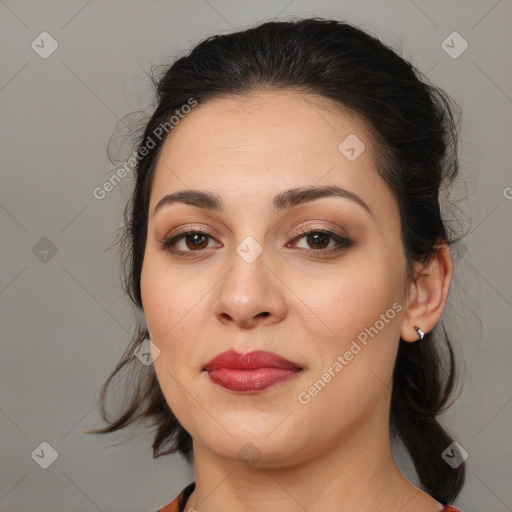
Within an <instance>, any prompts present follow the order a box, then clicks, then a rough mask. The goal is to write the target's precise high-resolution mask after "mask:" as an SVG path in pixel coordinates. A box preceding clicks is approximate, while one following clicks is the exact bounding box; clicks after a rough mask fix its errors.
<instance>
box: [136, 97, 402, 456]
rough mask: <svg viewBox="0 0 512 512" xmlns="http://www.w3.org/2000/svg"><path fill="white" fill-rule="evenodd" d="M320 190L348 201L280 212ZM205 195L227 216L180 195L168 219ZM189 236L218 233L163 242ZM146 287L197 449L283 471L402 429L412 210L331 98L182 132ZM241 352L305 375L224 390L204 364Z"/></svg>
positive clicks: (232, 109)
mask: <svg viewBox="0 0 512 512" xmlns="http://www.w3.org/2000/svg"><path fill="white" fill-rule="evenodd" d="M347 137H348V139H347ZM340 144H341V146H340ZM363 144H364V146H363ZM319 187H339V189H344V190H346V191H347V193H346V194H345V196H343V195H330V196H321V195H318V196H317V198H316V199H311V198H310V200H308V201H305V200H304V201H301V200H299V199H300V198H301V195H300V194H299V195H294V194H293V193H287V194H285V196H284V198H281V200H280V201H278V202H277V204H275V202H276V199H275V198H276V197H278V196H280V195H281V194H283V193H284V192H285V191H288V190H291V189H296V188H301V189H305V190H310V189H313V188H319ZM193 190H194V191H201V192H203V193H206V194H212V195H214V196H215V197H216V198H218V200H219V202H221V203H222V208H208V207H207V206H209V204H208V203H207V202H199V203H196V204H187V203H185V202H179V201H178V202H171V201H167V204H163V205H161V207H160V208H159V209H158V211H157V212H156V213H155V211H154V210H155V207H156V205H157V204H158V203H159V202H160V200H161V199H162V198H164V197H165V196H166V195H168V194H175V193H176V192H178V191H183V192H186V193H188V194H190V193H191V192H192V191H193ZM341 194H343V192H341ZM291 198H295V199H294V200H290V199H291ZM364 205H366V206H364ZM275 206H277V207H275ZM186 230H192V231H194V230H195V231H201V232H204V233H207V235H200V234H199V235H197V234H196V235H195V236H194V234H192V235H185V236H182V237H181V238H180V237H178V238H176V239H175V240H174V243H172V245H171V246H169V247H167V248H163V247H162V244H163V242H164V241H165V240H167V239H169V238H172V237H174V236H175V235H177V234H181V233H182V232H183V231H186ZM319 230H323V231H325V230H326V231H329V232H332V235H330V234H327V235H326V234H323V233H322V232H319ZM303 231H311V234H310V235H307V234H303ZM336 237H339V238H336ZM340 240H341V241H340ZM315 251H316V252H315ZM141 288H142V300H143V307H144V312H145V316H146V321H147V325H148V329H149V332H150V337H151V340H152V342H153V343H154V344H155V345H156V346H157V347H158V348H159V350H160V354H159V355H158V357H156V359H155V361H154V367H155V371H156V374H157V376H158V380H159V383H160V386H161V388H162V391H163V393H164V395H165V398H166V400H167V402H168V404H169V406H170V407H171V409H172V411H173V412H174V414H175V415H176V417H177V418H178V420H179V422H180V423H181V424H182V425H183V427H184V428H185V429H186V430H187V431H188V432H189V433H190V434H191V436H192V437H193V439H194V449H195V450H198V449H200V448H201V449H203V450H208V451H210V452H211V453H214V454H217V455H218V456H221V457H227V458H231V459H237V458H238V459H240V458H241V457H243V456H244V455H247V452H252V453H251V454H252V456H253V457H258V458H260V461H259V464H260V466H261V465H262V464H265V463H268V464H269V466H278V465H284V464H292V463H297V462H299V461H302V460H305V459H306V458H308V457H314V456H317V455H318V454H320V453H322V452H325V453H327V451H329V452H332V451H333V450H335V449H336V447H339V446H342V445H343V443H344V441H345V440H348V439H350V438H351V437H353V436H356V435H358V436H364V437H362V438H361V439H363V438H366V436H373V437H378V438H382V436H388V435H389V434H388V431H387V425H388V416H387V415H388V413H389V401H390V390H391V386H392V373H393V366H394V362H395V357H396V351H397V348H398V341H399V337H400V331H401V328H402V324H403V322H404V312H405V309H406V303H405V301H406V295H405V293H406V289H407V282H406V260H405V255H404V251H403V245H402V242H401V235H400V217H399V211H398V206H397V203H396V200H395V199H394V197H393V195H392V193H391V192H390V190H389V189H388V187H387V185H386V184H385V182H384V181H383V180H382V178H381V177H380V176H379V175H378V174H377V172H376V160H375V154H374V147H373V143H372V141H371V140H370V138H369V136H368V134H367V133H366V132H365V131H364V128H363V126H362V124H361V123H359V122H358V121H357V119H355V118H351V117H348V116H344V115H342V114H341V113H339V112H337V111H335V110H334V109H333V108H332V106H331V107H329V104H328V103H327V102H326V100H324V99H322V98H319V97H316V96H313V95H310V94H299V93H297V92H288V91H280V92H258V93H251V94H249V95H247V96H238V97H232V98H229V99H215V100H212V101H210V102H208V103H205V104H203V105H202V104H199V105H198V106H197V107H196V108H195V109H193V110H192V111H191V113H189V114H188V115H187V117H186V118H184V119H183V120H181V121H180V123H179V125H177V126H175V127H174V129H173V131H172V132H171V133H170V135H169V137H168V138H167V140H166V141H165V144H164V146H163V148H162V153H161V155H160V158H159V161H158V165H157V168H156V172H155V176H154V182H153V185H152V191H151V201H150V211H149V220H148V234H147V244H146V248H145V255H144V264H143V269H142V276H141ZM227 350H235V351H237V352H240V353H246V352H250V351H253V350H264V351H269V352H273V353H275V354H278V355H280V356H282V357H285V358H286V359H288V360H290V361H292V362H294V363H295V364H297V365H298V366H299V367H300V368H303V370H302V371H300V372H293V376H292V378H290V379H288V380H284V381H281V382H278V383H275V384H274V385H272V386H270V387H267V388H266V389H262V390H259V391H246V392H243V391H234V390H230V389H226V388H225V387H223V386H221V385H219V384H218V383H216V382H214V381H213V380H212V378H211V376H210V374H209V372H208V371H204V370H203V368H204V366H205V364H206V363H207V362H208V361H210V360H211V359H212V358H213V357H214V356H216V355H218V354H220V353H222V352H225V351H227ZM248 443H251V445H249V444H248ZM240 450H241V451H240ZM239 452H240V453H239Z"/></svg>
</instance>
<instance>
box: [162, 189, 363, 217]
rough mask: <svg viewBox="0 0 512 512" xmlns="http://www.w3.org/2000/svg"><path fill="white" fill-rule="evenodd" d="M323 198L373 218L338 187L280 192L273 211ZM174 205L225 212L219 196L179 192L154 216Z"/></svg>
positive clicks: (353, 196)
mask: <svg viewBox="0 0 512 512" xmlns="http://www.w3.org/2000/svg"><path fill="white" fill-rule="evenodd" d="M323 197H341V198H344V199H349V200H351V201H353V202H355V203H356V204H358V205H359V206H361V207H362V208H364V209H365V210H366V211H367V212H368V213H369V214H370V215H371V216H373V212H372V211H371V209H370V207H369V206H368V205H367V204H366V203H365V202H364V201H363V200H362V199H361V198H360V197H359V196H358V195H357V194H354V192H350V191H349V190H346V189H344V188H341V187H338V186H336V185H328V186H323V187H297V188H291V189H289V190H284V191H282V192H279V194H277V195H276V196H275V197H274V199H273V201H272V211H273V212H274V213H279V212H280V211H283V210H287V209H289V208H293V207H295V206H298V205H300V204H304V203H307V202H310V201H314V200H316V199H320V198H323ZM174 203H183V204H188V205H191V206H195V207H197V208H203V209H206V210H212V211H217V212H221V213H222V212H224V203H223V200H222V198H221V197H220V196H219V195H218V194H214V193H212V192H206V191H203V190H179V191H177V192H173V193H172V194H167V195H166V196H164V197H162V199H160V200H159V201H158V203H157V205H156V206H155V209H154V210H153V215H155V214H156V213H157V212H158V211H159V210H160V209H161V208H163V207H165V206H169V205H171V204H174Z"/></svg>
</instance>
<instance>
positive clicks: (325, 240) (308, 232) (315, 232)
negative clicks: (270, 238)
mask: <svg viewBox="0 0 512 512" xmlns="http://www.w3.org/2000/svg"><path fill="white" fill-rule="evenodd" d="M302 238H305V239H306V243H307V244H308V245H310V246H313V249H306V252H309V253H313V254H317V255H320V256H329V255H331V254H333V253H336V252H339V251H341V250H343V249H346V248H348V247H350V246H351V245H352V241H351V240H349V239H348V238H345V237H342V236H341V235H338V234H337V233H334V232H333V231H329V230H327V229H305V230H303V231H301V232H300V235H299V236H298V237H295V238H294V240H301V239H302ZM329 239H331V240H334V241H335V242H336V244H334V246H331V247H330V248H329V247H328V245H329ZM326 244H327V247H326Z"/></svg>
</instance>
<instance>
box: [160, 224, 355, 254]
mask: <svg viewBox="0 0 512 512" xmlns="http://www.w3.org/2000/svg"><path fill="white" fill-rule="evenodd" d="M313 233H322V234H324V235H328V236H329V237H330V238H332V239H333V240H335V241H336V242H337V243H338V246H336V247H334V248H333V247H331V248H330V249H303V250H304V251H306V252H307V253H309V254H313V255H315V256H321V257H327V256H330V255H331V254H334V253H338V252H340V251H342V250H343V249H347V248H349V247H350V246H351V245H352V243H353V242H352V241H351V240H349V239H348V238H344V237H342V236H340V235H338V234H337V233H334V232H333V231H329V230H327V229H318V228H313V229H307V228H305V229H303V230H301V231H299V233H297V236H295V237H294V238H293V240H292V241H294V240H297V239H301V238H303V237H304V236H307V235H310V234H313ZM189 235H203V236H207V237H210V238H213V237H212V236H211V235H210V234H209V233H206V232H204V231H201V230H196V229H189V230H187V231H182V232H180V233H177V234H175V235H173V236H171V237H169V238H167V239H165V240H164V241H163V242H161V244H160V246H161V249H162V250H166V251H169V252H171V253H172V254H177V255H180V256H183V257H185V258H190V257H194V254H195V253H201V252H203V251H205V249H202V250H199V251H179V250H178V251H176V250H174V251H173V250H171V247H172V246H173V245H175V244H176V243H178V242H179V241H180V240H181V239H182V238H186V237H187V236H189Z"/></svg>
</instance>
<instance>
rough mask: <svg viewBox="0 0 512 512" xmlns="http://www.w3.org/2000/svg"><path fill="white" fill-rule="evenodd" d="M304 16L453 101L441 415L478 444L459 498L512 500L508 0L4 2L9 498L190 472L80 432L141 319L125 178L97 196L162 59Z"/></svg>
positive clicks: (179, 483)
mask: <svg viewBox="0 0 512 512" xmlns="http://www.w3.org/2000/svg"><path fill="white" fill-rule="evenodd" d="M312 15H317V16H322V17H333V18H337V19H346V20H348V21H351V22H353V23H355V24H357V25H359V26H360V27H362V28H365V29H368V30H370V31H372V32H373V33H375V34H377V35H378V36H379V37H381V38H382V39H383V40H384V41H385V42H387V43H389V44H391V45H392V46H393V47H394V48H395V49H397V50H398V51H399V52H401V54H402V55H403V56H404V57H406V58H407V59H409V60H411V61H412V62H413V63H414V64H415V65H416V66H418V67H419V69H420V70H422V71H423V72H425V73H426V74H427V75H428V77H429V78H430V79H431V80H432V81H433V82H434V83H435V84H437V85H439V86H441V87H443V88H444V89H445V90H446V91H447V92H448V93H449V94H450V95H451V96H452V97H453V98H454V99H455V100H456V101H457V102H458V103H459V105H460V106H461V107H462V110H463V118H462V122H463V124H462V128H461V141H460V148H461V165H462V172H463V176H462V179H461V180H460V182H459V183H458V184H457V185H456V187H455V189H454V193H453V196H452V198H453V199H454V200H457V206H458V208H460V210H461V215H462V217H463V220H464V227H465V228H466V229H467V230H468V232H469V234H468V235H467V237H466V239H465V241H464V243H463V244H462V246H461V251H460V254H459V256H458V257H457V260H458V261H457V270H456V274H455V279H456V281H455V282H454V284H453V287H452V290H451V295H450V299H451V303H450V305H449V306H448V308H447V310H446V311H445V315H444V318H445V320H446V321H447V323H448V324H449V326H450V327H451V328H452V334H453V340H454V344H455V348H456V351H457V355H458V356H459V358H463V362H462V366H461V370H462V377H463V380H464V387H463V389H462V393H461V395H460V397H459V399H458V401H457V402H455V405H454V406H453V407H452V408H451V409H450V410H449V412H448V413H447V414H445V416H444V421H445V424H446V425H447V426H448V427H449V428H450V429H451V430H452V431H453V432H454V433H455V435H456V439H457V441H458V442H459V443H460V444H461V445H462V446H463V447H464V449H465V450H466V451H467V452H468V454H469V457H468V459H467V464H468V480H467V484H466V486H465V489H464V491H463V492H462V494H461V496H460V498H459V499H458V500H457V501H456V503H455V504H456V505H458V506H459V507H460V508H462V509H463V510H464V512H472V511H475V512H476V511H481V510H486V512H502V511H506V510H512V442H511V441H510V440H511V426H512V421H511V420H512V403H511V402H512V386H511V371H510V361H511V360H512V344H511V343H510V333H511V332H512V322H511V318H512V286H511V284H512V274H511V272H510V266H509V265H510V253H511V250H512V237H511V228H510V224H511V223H510V220H511V214H512V199H510V197H511V196H512V189H510V188H509V187H512V173H511V171H510V165H511V164H510V162H511V160H512V158H511V157H512V155H511V151H510V147H511V143H510V134H511V133H512V126H511V112H512V73H511V66H510V60H509V59H510V50H511V48H512V35H511V34H512V31H511V30H510V26H511V25H512V2H511V0H501V1H496V0H486V1H483V0H482V1H472V2H468V1H462V0H460V1H450V2H447V1H426V0H415V1H412V0H410V1H408V0H400V1H399V0H396V1H366V2H356V1H339V0H338V1H315V2H313V1H305V0H304V1H301V0H294V1H290V0H283V1H259V2H249V1H242V2H235V1H231V2H230V1H226V0H210V1H206V0H193V1H187V2H185V1H166V2H164V1H147V2H136V1H123V2H121V1H104V2H101V1H100V0H90V1H87V0H76V1H75V0H73V1H66V2H63V1H60V2H57V1H46V2H44V3H43V2H36V1H21V0H19V1H15V0H5V1H0V16H1V18H0V38H1V50H0V51H1V58H2V67H1V76H0V116H1V120H2V122H1V126H0V130H1V132H0V144H1V155H2V158H1V171H2V173H1V179H2V183H1V189H0V223H1V224H0V226H1V237H2V244H1V250H2V270H1V275H0V306H1V319H0V325H1V334H2V338H1V342H2V345H1V358H0V365H1V367H0V372H1V373H0V378H1V387H0V432H1V436H0V449H1V452H0V454H1V470H0V471H1V472H0V510H2V511H6V512H14V511H16V512H21V511H27V510H31V511H33V512H42V511H52V512H60V511H69V510H73V511H76V512H81V511H83V512H89V511H97V510H100V511H103V512H107V511H125V512H131V511H133V512H135V511H149V512H154V511H155V510H156V509H157V508H158V507H160V506H163V505H164V504H166V503H168V502H169V501H171V500H172V499H173V498H174V497H175V496H176V495H177V494H178V493H179V492H180V491H181V489H182V488H183V487H184V486H185V485H186V484H188V483H189V482H191V481H192V480H193V468H192V467H190V466H189V465H187V463H186V462H185V460H184V459H183V458H182V457H181V456H179V455H175V456H171V457H164V458H160V459H157V460H153V459H152V457H151V449H150V448H151V447H150V444H151V440H152V436H151V435H149V434H148V433H144V432H139V433H135V432H134V433H133V436H132V437H131V438H130V436H129V435H127V434H122V433H121V434H119V435H113V436H91V435H86V434H82V433H81V431H82V430H86V429H88V428H93V427H97V426H99V425H101V424H102V423H101V422H100V419H99V414H98V411H97V408H96V401H97V398H98V393H99V389H100V386H101V385H102V384H103V382H104V380H105V378H106V377H107V375H108V374H109V372H110V371H111V370H112V369H113V367H114V365H115V363H116V362H117V361H118V358H119V357H120V355H121V353H122V351H123V349H124V347H125V346H126V344H127V343H128V341H129V339H130V333H131V329H132V327H133V325H134V318H133V314H132V310H131V308H130V306H129V304H128V302H127V300H126V299H125V298H124V297H123V293H122V290H121V287H120V284H119V279H118V260H117V253H116V251H115V250H112V249H110V250H109V246H110V244H111V243H112V240H113V238H114V235H115V230H116V228H117V227H118V226H119V225H120V223H121V220H122V218H121V212H122V208H123V206H124V202H125V201H126V199H127V197H128V195H129V192H130V190H131V187H132V185H133V183H132V179H131V176H128V177H126V178H125V179H124V180H123V181H122V183H121V184H120V185H118V186H117V187H116V188H115V189H114V190H113V191H111V192H110V193H109V194H108V195H107V197H105V199H103V200H98V199H95V198H94V197H93V194H92V191H93V190H94V188H95V187H98V186H101V185H102V184H103V183H104V182H105V180H106V179H108V177H110V176H111V175H112V174H113V173H114V166H113V165H112V163H111V162H110V161H109V159H108V157H107V153H106V147H107V143H108V141H109V138H110V136H111V135H112V133H114V130H115V129H116V126H117V125H118V123H119V121H120V119H122V118H124V117H125V116H126V115H128V114H130V113H132V112H134V111H136V110H138V109H140V108H141V107H143V108H147V107H148V106H149V105H150V101H151V99H152V98H151V87H150V84H149V80H148V78H147V77H146V71H147V70H149V68H150V66H151V65H152V64H160V63H164V62H166V61H167V59H168V58H169V57H171V58H173V57H175V56H177V55H181V54H183V53H184V52H185V51H186V50H188V49H190V48H191V47H193V46H194V45H195V44H196V43H197V42H198V41H199V40H200V39H202V38H205V37H207V36H209V35H212V34H214V33H219V32H230V31H233V30H235V29H243V28H246V27H248V26H250V25H254V24H256V23H257V22H259V21H263V20H265V19H268V18H271V17H276V16H277V17H279V18H281V19H287V18H288V17H290V16H312ZM44 31H46V32H49V33H50V34H51V36H52V37H53V38H54V39H55V40H56V41H57V42H58V45H59V46H58V48H57V50H56V51H55V52H54V53H53V54H52V55H50V56H49V57H48V58H46V59H43V58H42V57H40V56H39V54H38V53H36V51H35V50H33V49H32V48H31V43H32V41H34V40H36V43H37V41H40V39H41V38H38V36H39V34H41V33H42V32H44ZM453 31H457V32H458V33H459V34H460V35H461V36H462V37H463V38H464V39H465V40H466V41H467V43H468V45H469V46H468V48H467V50H466V51H465V52H464V53H462V54H461V55H460V56H458V57H457V58H453V57H452V56H450V55H448V53H446V51H445V50H444V49H443V47H442V46H441V44H442V42H443V41H444V40H445V39H446V38H447V36H448V35H449V34H451V33H452V32H453ZM46 41H47V43H46V44H45V48H46V49H48V48H49V44H48V40H46ZM448 41H449V40H448ZM460 43H461V41H460V40H459V41H454V43H453V44H452V43H450V44H451V46H454V51H457V50H459V49H460V48H461V46H460ZM40 46H42V45H41V43H40ZM45 237H46V238H45ZM41 239H43V240H41ZM47 239H48V240H47ZM53 247H54V250H56V253H55V254H52V252H51V248H53ZM44 250H49V252H48V253H44ZM460 257H462V259H460ZM123 440H127V442H126V443H125V444H122V445H119V446H114V447H109V445H111V444H112V443H115V442H120V441H123ZM44 441H46V442H48V443H49V444H50V445H51V446H52V447H53V448H54V449H55V450H56V452H57V453H58V458H57V459H56V460H55V462H53V464H51V465H50V466H49V467H48V468H47V469H43V468H41V467H40V466H39V465H38V464H36V462H35V461H34V460H33V458H32V457H31V454H32V453H33V452H34V450H36V448H38V447H39V445H40V443H42V442H44ZM47 453H48V452H47ZM45 456H46V455H45ZM397 457H399V459H400V460H401V464H403V468H404V471H407V474H408V475H410V476H411V478H413V479H414V475H413V474H412V473H411V471H410V467H409V465H408V461H407V460H406V459H402V458H401V457H400V453H399V452H398V450H397Z"/></svg>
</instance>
